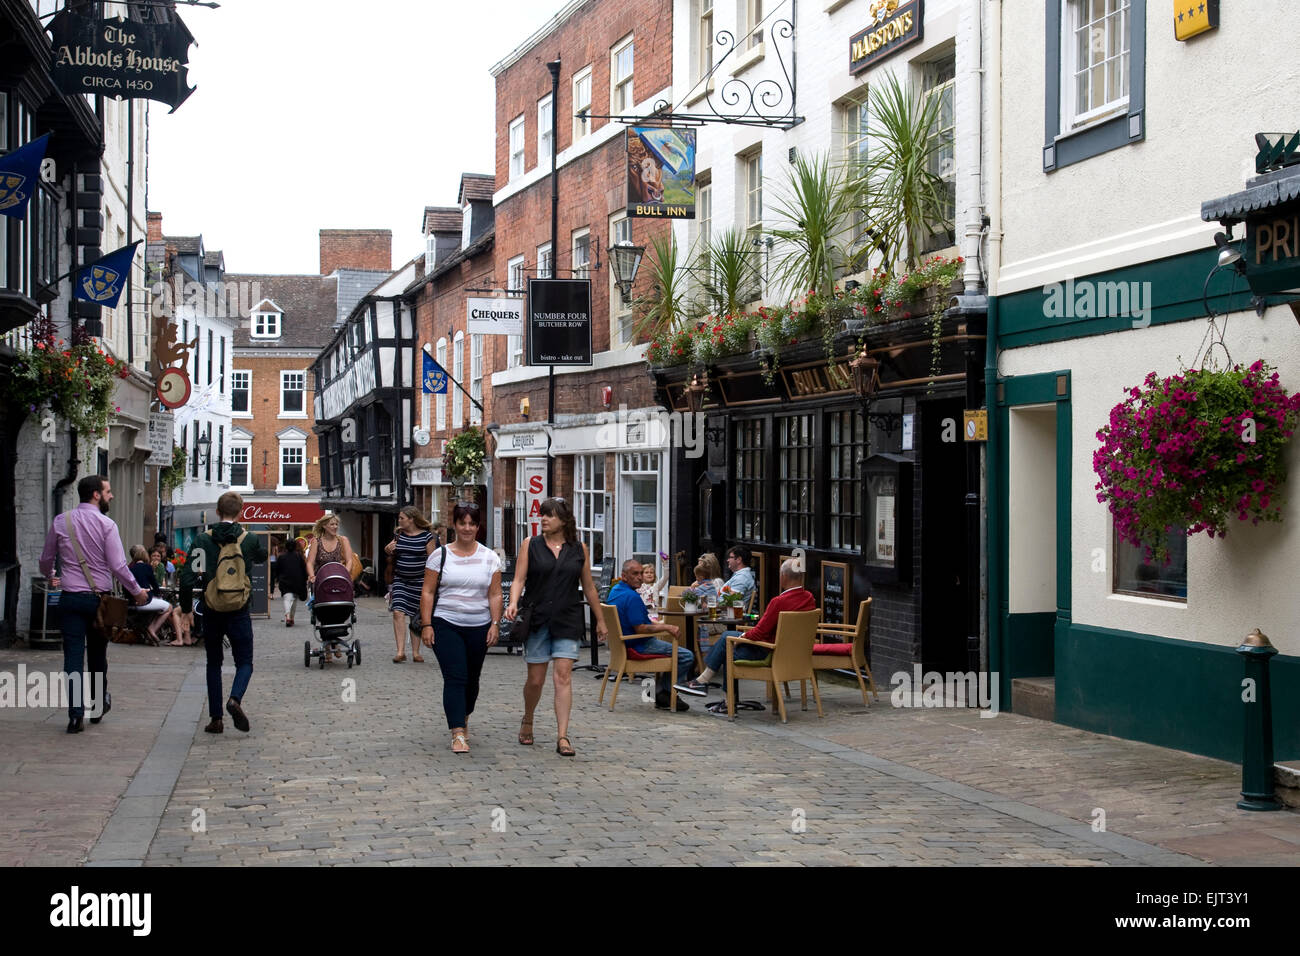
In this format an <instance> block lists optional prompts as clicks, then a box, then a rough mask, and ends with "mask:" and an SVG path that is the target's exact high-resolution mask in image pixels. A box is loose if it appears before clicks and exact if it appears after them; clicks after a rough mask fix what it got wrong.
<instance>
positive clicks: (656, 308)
mask: <svg viewBox="0 0 1300 956" xmlns="http://www.w3.org/2000/svg"><path fill="white" fill-rule="evenodd" d="M642 269H643V270H648V272H649V276H650V293H649V294H648V295H646V296H642V297H641V298H639V299H638V300H637V303H636V304H637V307H638V310H639V312H640V319H639V320H638V322H637V327H636V340H637V341H638V342H641V341H646V340H649V339H652V338H655V337H656V336H660V335H670V334H672V333H673V332H675V331H677V330H678V329H679V328H681V327H682V326H683V325H685V324H686V320H687V317H688V316H687V312H688V310H687V301H686V297H687V276H686V267H685V265H683V263H682V261H681V256H680V250H679V249H678V246H677V237H676V236H675V235H673V233H672V231H671V230H669V231H668V232H667V233H666V234H664V235H662V236H656V237H655V238H653V239H651V240H650V249H649V254H648V255H647V257H646V261H645V263H644V264H643V266H642Z"/></svg>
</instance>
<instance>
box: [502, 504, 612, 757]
mask: <svg viewBox="0 0 1300 956" xmlns="http://www.w3.org/2000/svg"><path fill="white" fill-rule="evenodd" d="M540 511H541V524H542V533H541V534H539V535H536V536H535V537H532V538H528V539H527V540H525V541H524V543H523V545H522V546H521V547H520V549H519V561H518V563H517V564H516V565H515V580H514V585H513V586H512V587H511V589H510V607H509V608H507V609H506V619H507V620H509V621H513V620H514V619H515V615H516V614H517V613H518V610H519V600H520V596H521V595H522V596H523V600H524V604H525V606H527V607H531V608H532V621H531V622H530V623H529V627H528V630H529V633H528V634H526V635H524V661H525V662H526V663H527V664H528V679H527V681H526V682H525V683H524V719H523V720H522V721H521V722H520V724H519V742H520V743H521V744H531V743H532V742H533V712H534V711H535V710H536V709H537V702H538V701H539V700H541V698H542V687H543V686H544V685H545V684H546V668H547V665H548V664H549V662H550V661H552V660H554V661H555V722H556V725H557V726H556V730H557V732H558V737H557V738H556V743H555V752H556V753H558V754H560V756H562V757H572V756H573V755H574V749H573V745H572V743H571V742H570V741H569V711H570V709H571V708H572V706H573V683H572V679H573V662H574V661H576V660H577V659H578V647H579V645H580V643H581V641H582V632H583V620H582V601H581V595H585V596H586V599H587V604H588V605H589V606H590V607H591V612H592V613H593V614H594V615H596V631H597V634H598V635H599V638H600V640H602V641H603V640H604V639H605V635H606V630H605V622H604V617H603V615H602V614H601V613H600V598H599V596H598V595H597V594H596V583H595V581H593V580H592V578H591V560H590V558H589V557H588V555H587V546H586V545H585V544H583V543H582V542H580V541H579V540H578V529H577V524H576V523H575V521H574V520H573V512H572V511H571V510H570V509H569V505H568V503H567V502H565V500H564V499H563V498H547V499H546V500H545V501H543V502H542V505H541V509H540ZM525 584H526V585H527V586H526V587H525ZM579 587H581V591H579Z"/></svg>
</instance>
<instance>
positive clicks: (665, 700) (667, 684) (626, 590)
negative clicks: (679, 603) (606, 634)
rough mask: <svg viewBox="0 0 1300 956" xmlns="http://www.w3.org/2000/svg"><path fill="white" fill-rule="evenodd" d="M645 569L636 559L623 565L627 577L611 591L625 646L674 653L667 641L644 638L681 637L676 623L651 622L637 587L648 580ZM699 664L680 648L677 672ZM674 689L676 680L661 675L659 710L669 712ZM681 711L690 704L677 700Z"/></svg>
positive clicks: (689, 669) (687, 651)
mask: <svg viewBox="0 0 1300 956" xmlns="http://www.w3.org/2000/svg"><path fill="white" fill-rule="evenodd" d="M643 574H644V573H643V571H642V569H641V562H640V561H637V560H636V559H635V558H633V559H631V560H629V561H624V562H623V577H622V578H621V579H620V580H619V582H618V584H616V585H614V586H613V587H612V588H610V590H609V598H608V600H607V603H609V604H612V605H614V607H616V608H617V609H618V624H619V627H621V628H622V629H623V643H624V644H626V645H627V647H628V649H629V650H633V651H636V652H637V653H639V654H663V655H665V656H666V655H668V654H671V653H672V650H673V646H672V645H671V644H669V643H668V642H667V641H661V640H659V639H658V638H655V637H649V636H643V635H650V634H668V635H669V636H671V637H676V636H677V626H676V625H674V624H656V623H654V622H653V621H651V620H650V614H649V612H647V611H646V607H645V603H644V602H643V601H642V600H641V595H640V594H638V593H637V588H638V587H640V586H641V583H642V581H643V579H644V577H643ZM693 663H695V655H694V654H692V653H691V652H690V651H689V650H687V649H686V648H684V647H679V648H678V649H677V673H678V674H689V673H690V672H691V665H692V664H693ZM671 690H672V681H671V678H670V677H669V675H668V674H660V675H659V680H658V684H657V687H656V692H655V707H657V708H659V709H660V710H667V709H668V704H669V701H670V700H671V699H672V695H671V693H670V691H671ZM677 709H678V710H690V707H689V706H687V704H686V701H684V700H679V701H677Z"/></svg>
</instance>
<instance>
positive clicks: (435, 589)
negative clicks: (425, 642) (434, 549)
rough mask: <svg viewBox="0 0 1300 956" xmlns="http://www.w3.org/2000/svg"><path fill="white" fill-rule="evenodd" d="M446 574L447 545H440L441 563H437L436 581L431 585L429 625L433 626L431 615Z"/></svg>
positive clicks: (436, 605)
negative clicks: (431, 601) (431, 600)
mask: <svg viewBox="0 0 1300 956" xmlns="http://www.w3.org/2000/svg"><path fill="white" fill-rule="evenodd" d="M446 574H447V546H446V545H445V544H444V545H443V546H442V563H440V564H439V565H438V583H437V584H435V585H434V586H433V605H432V606H431V607H430V608H429V626H430V627H432V626H433V615H434V612H435V611H437V610H438V592H439V591H441V590H442V579H443V577H445V576H446Z"/></svg>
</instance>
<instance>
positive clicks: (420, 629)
mask: <svg viewBox="0 0 1300 956" xmlns="http://www.w3.org/2000/svg"><path fill="white" fill-rule="evenodd" d="M394 560H396V555H394ZM446 570H447V546H446V545H445V544H444V545H443V546H442V563H441V564H439V565H438V583H437V584H435V585H434V586H433V605H432V606H431V607H430V608H429V620H428V625H429V627H433V615H434V612H435V611H437V610H438V592H439V591H441V590H442V576H443V572H445V571H446ZM424 625H425V622H424V621H421V620H420V619H419V618H418V617H417V618H413V619H412V620H411V623H410V624H409V625H408V626H409V627H410V629H411V630H412V631H414V632H415V633H416V634H423V633H424Z"/></svg>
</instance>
